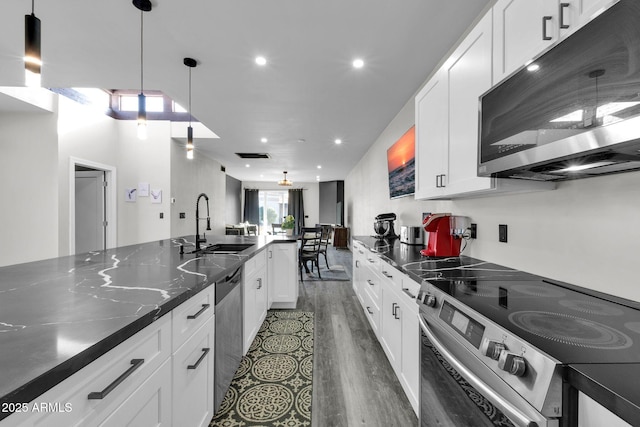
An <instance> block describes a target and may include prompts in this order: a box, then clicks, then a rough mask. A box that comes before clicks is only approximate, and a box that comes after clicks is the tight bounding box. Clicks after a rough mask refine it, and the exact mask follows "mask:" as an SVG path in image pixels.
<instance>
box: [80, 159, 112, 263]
mask: <svg viewBox="0 0 640 427" xmlns="http://www.w3.org/2000/svg"><path fill="white" fill-rule="evenodd" d="M75 180H76V195H75V199H76V209H75V210H76V212H75V214H76V224H75V225H76V251H75V252H76V253H77V254H79V253H83V252H89V251H93V250H102V249H105V187H104V171H98V170H93V171H76V179H75Z"/></svg>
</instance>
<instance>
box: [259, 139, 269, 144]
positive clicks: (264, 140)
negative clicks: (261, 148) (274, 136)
mask: <svg viewBox="0 0 640 427" xmlns="http://www.w3.org/2000/svg"><path fill="white" fill-rule="evenodd" d="M267 141H269V140H268V139H267V138H260V142H262V143H265V142H267Z"/></svg>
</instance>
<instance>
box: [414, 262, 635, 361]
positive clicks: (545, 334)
mask: <svg viewBox="0 0 640 427" xmlns="http://www.w3.org/2000/svg"><path fill="white" fill-rule="evenodd" d="M421 264H422V265H421V275H422V276H423V277H424V278H425V280H427V281H428V282H429V283H431V285H432V286H434V287H436V288H437V289H439V290H441V291H442V292H444V293H445V294H447V295H449V296H451V297H453V298H455V299H456V300H458V301H459V302H461V303H463V304H465V305H466V306H468V307H470V308H471V309H473V310H475V311H476V312H478V313H480V314H481V315H483V316H485V317H486V318H488V319H489V320H490V321H492V322H494V323H497V324H499V325H500V326H502V327H504V328H505V329H507V330H508V331H510V332H511V333H513V334H514V335H516V336H518V337H520V338H521V339H523V340H524V341H527V342H529V343H530V344H531V345H533V346H535V347H536V348H538V349H539V350H541V351H543V352H545V353H547V354H548V355H550V356H551V357H553V358H555V359H557V360H558V361H560V362H561V363H565V364H568V363H631V362H638V361H640V310H638V309H636V308H634V307H633V306H632V305H631V304H630V305H629V306H627V305H624V304H621V303H618V302H615V301H611V300H607V299H604V298H600V297H598V296H594V295H590V294H587V293H583V292H580V291H577V290H574V289H570V288H567V287H564V286H562V285H559V284H554V283H550V282H549V281H546V280H545V279H544V278H541V277H539V276H535V275H532V274H528V273H524V272H520V271H517V270H512V269H508V268H505V267H502V266H499V265H496V264H492V263H487V262H483V261H478V260H474V259H473V258H468V257H466V258H450V259H440V260H432V261H423V262H421ZM429 276H431V277H429ZM477 320H480V321H481V319H477Z"/></svg>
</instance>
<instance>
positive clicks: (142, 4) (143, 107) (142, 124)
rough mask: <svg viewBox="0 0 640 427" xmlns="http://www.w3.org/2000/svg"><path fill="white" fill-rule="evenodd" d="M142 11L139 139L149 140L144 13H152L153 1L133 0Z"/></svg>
mask: <svg viewBox="0 0 640 427" xmlns="http://www.w3.org/2000/svg"><path fill="white" fill-rule="evenodd" d="M132 3H133V5H134V6H135V7H136V8H138V9H140V94H139V95H138V139H147V100H146V98H145V96H144V79H143V77H144V56H143V54H144V43H143V35H144V18H143V17H144V12H149V11H151V0H133V1H132Z"/></svg>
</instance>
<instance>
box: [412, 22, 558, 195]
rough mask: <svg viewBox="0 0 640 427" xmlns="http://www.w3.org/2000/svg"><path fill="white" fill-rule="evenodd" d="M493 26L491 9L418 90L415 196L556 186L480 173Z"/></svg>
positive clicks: (490, 73)
mask: <svg viewBox="0 0 640 427" xmlns="http://www.w3.org/2000/svg"><path fill="white" fill-rule="evenodd" d="M492 31H493V26H492V13H491V12H489V13H487V14H485V16H484V17H483V18H482V19H481V20H480V21H479V22H478V23H477V25H476V26H475V27H474V28H473V29H472V30H471V31H470V32H469V34H468V35H467V36H466V37H465V39H464V40H463V41H462V42H461V43H460V44H459V45H458V47H457V48H456V49H455V50H454V52H453V53H452V54H451V55H450V56H449V57H448V58H447V59H446V61H444V65H443V66H442V67H441V68H440V69H439V70H438V71H437V72H436V73H435V74H434V76H433V77H432V78H431V79H430V80H429V81H428V82H427V84H426V85H425V86H424V87H423V89H422V90H421V91H420V92H419V93H418V95H417V96H416V113H415V115H416V165H417V166H416V179H417V183H416V188H417V189H416V194H415V198H416V199H454V198H462V197H477V196H482V195H488V194H493V193H499V192H523V191H539V190H550V189H553V188H555V185H554V184H553V183H547V182H534V181H525V180H513V179H499V178H490V177H479V176H478V173H477V172H478V136H479V135H478V120H479V114H478V108H479V98H480V96H481V95H482V94H484V93H485V92H486V91H488V90H489V89H490V88H491V83H492V68H493V66H492V46H493V43H492V39H493V37H492Z"/></svg>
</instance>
